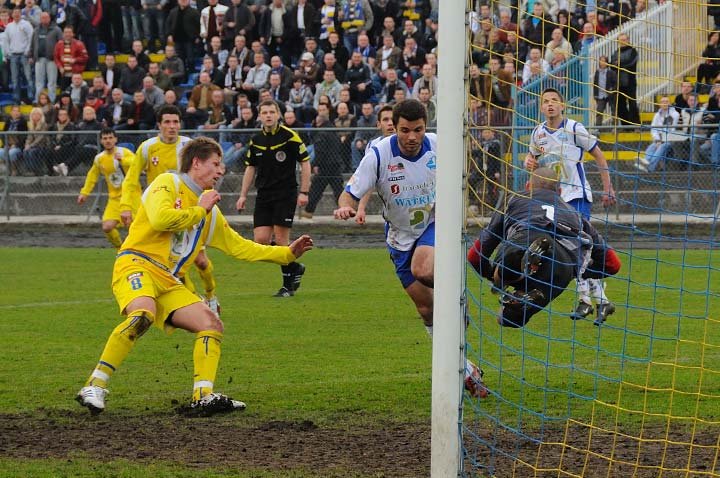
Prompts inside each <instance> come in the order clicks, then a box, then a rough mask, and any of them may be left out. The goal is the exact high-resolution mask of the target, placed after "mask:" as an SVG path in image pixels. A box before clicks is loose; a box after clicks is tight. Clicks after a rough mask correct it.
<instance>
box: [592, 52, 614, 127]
mask: <svg viewBox="0 0 720 478" xmlns="http://www.w3.org/2000/svg"><path fill="white" fill-rule="evenodd" d="M616 95H617V75H615V74H614V73H613V72H612V71H611V70H610V68H609V66H608V58H607V57H606V56H605V55H601V56H600V60H599V63H598V69H597V70H595V74H594V75H593V98H595V125H596V126H600V125H602V124H603V115H604V114H605V110H606V109H607V108H608V106H609V107H610V115H611V116H612V117H613V118H614V117H615V96H616Z"/></svg>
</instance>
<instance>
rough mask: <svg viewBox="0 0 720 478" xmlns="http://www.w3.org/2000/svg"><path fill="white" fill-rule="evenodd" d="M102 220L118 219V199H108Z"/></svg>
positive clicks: (118, 220)
mask: <svg viewBox="0 0 720 478" xmlns="http://www.w3.org/2000/svg"><path fill="white" fill-rule="evenodd" d="M102 220H103V222H105V221H117V222H121V221H120V199H119V198H118V199H108V202H107V206H105V211H104V212H103V217H102Z"/></svg>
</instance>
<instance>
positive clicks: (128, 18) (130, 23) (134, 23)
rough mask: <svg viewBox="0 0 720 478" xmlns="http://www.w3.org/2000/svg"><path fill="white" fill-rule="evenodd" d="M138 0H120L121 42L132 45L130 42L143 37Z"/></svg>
mask: <svg viewBox="0 0 720 478" xmlns="http://www.w3.org/2000/svg"><path fill="white" fill-rule="evenodd" d="M141 8H142V6H141V5H140V0H120V9H121V11H122V24H123V33H124V35H123V42H124V43H125V44H126V45H132V42H133V41H135V40H138V39H140V38H142V37H143V33H147V32H143V31H142V19H141V18H140V9H141Z"/></svg>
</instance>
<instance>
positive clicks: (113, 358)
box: [85, 310, 153, 388]
mask: <svg viewBox="0 0 720 478" xmlns="http://www.w3.org/2000/svg"><path fill="white" fill-rule="evenodd" d="M152 322H153V314H152V313H150V312H149V311H147V310H136V311H134V312H133V313H132V314H130V315H128V317H127V319H125V320H124V321H123V322H122V323H121V324H120V325H118V326H117V327H115V330H113V331H112V333H111V334H110V337H109V338H108V340H107V343H106V344H105V349H104V350H103V352H102V355H100V361H99V362H98V364H97V366H96V367H95V370H93V373H92V374H91V375H90V378H88V380H87V382H85V385H86V386H88V385H96V386H98V387H102V388H107V383H108V381H109V380H110V376H111V375H112V374H113V372H114V371H115V370H117V368H118V367H120V365H121V364H122V363H123V361H124V360H125V357H127V356H128V354H129V353H130V351H131V350H132V349H133V347H134V346H135V342H137V339H139V338H140V337H141V336H142V335H143V334H144V333H145V332H146V331H147V329H149V328H150V326H151V325H152Z"/></svg>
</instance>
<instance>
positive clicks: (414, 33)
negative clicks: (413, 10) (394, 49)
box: [397, 20, 422, 45]
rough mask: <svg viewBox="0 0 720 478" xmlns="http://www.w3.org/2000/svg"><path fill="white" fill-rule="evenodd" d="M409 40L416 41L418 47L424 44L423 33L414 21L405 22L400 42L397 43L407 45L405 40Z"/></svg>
mask: <svg viewBox="0 0 720 478" xmlns="http://www.w3.org/2000/svg"><path fill="white" fill-rule="evenodd" d="M408 38H412V39H413V40H415V44H416V45H419V44H420V43H422V33H421V32H420V30H418V27H417V25H416V24H415V22H414V21H412V20H405V21H403V29H402V31H401V32H400V37H399V41H398V42H397V43H398V45H405V40H406V39H408Z"/></svg>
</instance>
